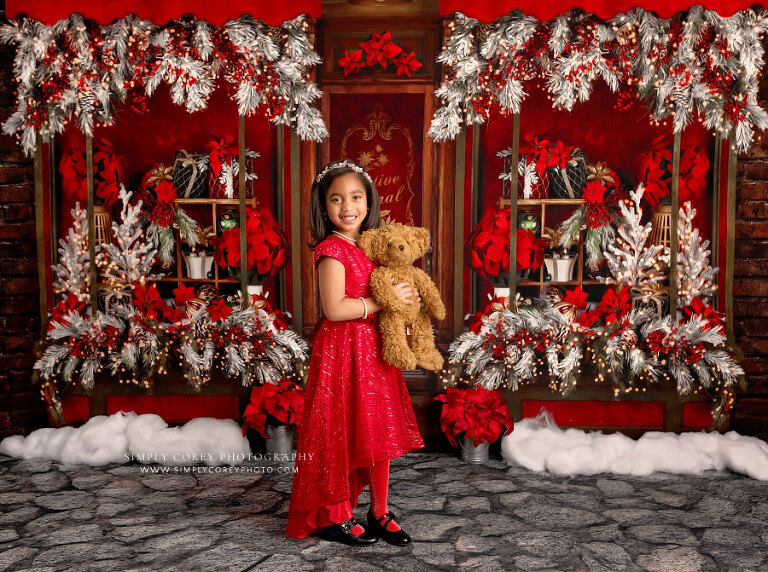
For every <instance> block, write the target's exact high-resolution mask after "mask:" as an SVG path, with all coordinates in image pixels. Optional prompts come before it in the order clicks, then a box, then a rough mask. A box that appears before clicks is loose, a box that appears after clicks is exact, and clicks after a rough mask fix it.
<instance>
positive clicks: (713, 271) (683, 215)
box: [677, 202, 718, 306]
mask: <svg viewBox="0 0 768 572" xmlns="http://www.w3.org/2000/svg"><path fill="white" fill-rule="evenodd" d="M695 216H696V209H694V208H693V207H692V206H691V203H690V202H686V203H685V204H684V205H683V206H682V207H681V208H680V215H679V223H678V226H679V237H680V239H679V242H680V251H679V252H678V255H677V276H678V279H677V296H678V300H680V304H681V305H682V306H689V305H690V304H691V303H692V302H693V298H694V297H696V298H699V299H700V300H701V301H702V302H704V303H705V304H706V303H709V302H710V300H711V299H712V296H714V295H715V293H716V292H717V284H716V281H717V270H718V269H717V267H715V268H713V267H712V266H710V264H709V256H710V250H709V241H708V240H703V241H702V239H701V236H699V229H698V228H695V227H694V226H693V218H694V217H695Z"/></svg>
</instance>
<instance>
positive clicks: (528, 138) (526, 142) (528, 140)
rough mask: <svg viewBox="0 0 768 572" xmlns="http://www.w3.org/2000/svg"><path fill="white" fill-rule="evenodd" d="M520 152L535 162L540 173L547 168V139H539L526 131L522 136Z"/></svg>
mask: <svg viewBox="0 0 768 572" xmlns="http://www.w3.org/2000/svg"><path fill="white" fill-rule="evenodd" d="M520 153H521V154H523V155H525V156H526V157H528V158H529V159H530V160H533V161H535V162H536V170H537V171H538V172H539V175H541V174H542V173H543V172H544V171H545V170H546V168H547V160H548V158H549V139H542V140H539V138H538V137H536V136H535V135H533V134H531V133H528V134H526V135H525V137H524V138H523V144H522V145H521V146H520Z"/></svg>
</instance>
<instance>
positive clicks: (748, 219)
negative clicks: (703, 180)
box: [731, 79, 768, 438]
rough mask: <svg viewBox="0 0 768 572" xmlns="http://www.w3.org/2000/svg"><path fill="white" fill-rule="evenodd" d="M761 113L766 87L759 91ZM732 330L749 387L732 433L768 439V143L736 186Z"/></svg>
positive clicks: (758, 147) (742, 168) (746, 162)
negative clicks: (742, 356) (741, 354)
mask: <svg viewBox="0 0 768 572" xmlns="http://www.w3.org/2000/svg"><path fill="white" fill-rule="evenodd" d="M760 99H761V104H762V105H763V107H765V106H766V103H767V102H768V81H766V80H765V79H764V80H763V81H762V84H761V86H760ZM733 295H734V301H733V302H734V312H733V314H734V330H735V332H734V333H735V335H736V342H737V344H738V345H739V347H740V348H741V350H742V351H743V352H744V361H743V362H742V366H743V367H744V371H746V373H747V381H748V383H749V387H748V389H747V390H746V391H743V392H742V393H741V395H740V396H739V400H738V402H737V405H736V409H735V411H734V414H733V417H732V420H731V428H732V429H734V430H737V431H739V432H742V433H747V434H753V435H760V436H762V437H763V438H768V138H766V134H765V133H764V134H763V135H762V140H760V141H756V142H755V144H754V145H753V147H752V149H750V152H749V154H748V155H746V156H744V157H739V168H738V179H737V184H736V261H735V269H734V281H733Z"/></svg>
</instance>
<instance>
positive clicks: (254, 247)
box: [212, 208, 290, 284]
mask: <svg viewBox="0 0 768 572" xmlns="http://www.w3.org/2000/svg"><path fill="white" fill-rule="evenodd" d="M245 232H246V242H247V252H248V254H247V268H248V282H249V283H250V284H263V283H264V282H265V281H266V280H267V279H268V278H271V277H272V276H274V275H275V274H277V273H278V272H280V270H282V269H283V268H284V267H285V265H286V264H288V254H289V252H290V244H289V242H288V239H287V238H286V236H285V233H283V231H282V229H281V228H280V225H278V224H277V221H276V220H275V218H274V217H273V216H272V213H271V212H269V211H268V210H267V209H263V208H252V209H251V208H249V209H246V222H245ZM212 242H213V243H214V246H213V256H214V259H215V260H216V264H218V265H219V266H221V267H223V268H228V269H229V271H230V273H231V274H233V275H238V274H239V272H240V260H241V259H240V228H239V227H235V228H230V229H227V230H225V231H224V232H222V233H221V236H219V237H218V238H216V239H214V240H213V241H212Z"/></svg>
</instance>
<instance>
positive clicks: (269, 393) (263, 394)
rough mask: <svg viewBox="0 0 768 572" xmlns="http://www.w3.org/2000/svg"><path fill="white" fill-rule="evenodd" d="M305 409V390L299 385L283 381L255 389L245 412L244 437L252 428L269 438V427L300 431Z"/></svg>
mask: <svg viewBox="0 0 768 572" xmlns="http://www.w3.org/2000/svg"><path fill="white" fill-rule="evenodd" d="M303 409H304V388H303V387H301V386H300V385H298V384H297V383H293V382H292V381H281V382H280V383H278V384H277V385H275V384H273V383H265V384H264V385H262V386H259V387H254V388H253V389H252V390H251V401H250V403H249V404H248V405H247V406H246V408H245V411H244V412H243V426H242V429H243V435H245V431H246V429H248V428H249V427H250V428H251V429H254V430H256V431H258V432H259V433H260V434H261V436H262V437H264V438H267V431H266V426H267V425H278V424H279V425H295V426H296V428H297V429H299V428H300V425H301V414H302V410H303ZM275 422H277V423H275Z"/></svg>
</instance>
